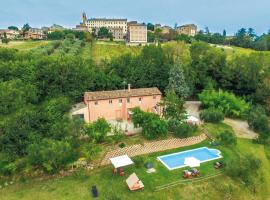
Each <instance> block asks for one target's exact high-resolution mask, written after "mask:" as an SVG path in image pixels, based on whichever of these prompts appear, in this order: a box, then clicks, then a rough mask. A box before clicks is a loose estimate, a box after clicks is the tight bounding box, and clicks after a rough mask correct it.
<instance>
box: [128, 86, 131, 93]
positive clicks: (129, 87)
mask: <svg viewBox="0 0 270 200" xmlns="http://www.w3.org/2000/svg"><path fill="white" fill-rule="evenodd" d="M130 86H131V85H130V84H128V91H129V92H130Z"/></svg>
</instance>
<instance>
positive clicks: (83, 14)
mask: <svg viewBox="0 0 270 200" xmlns="http://www.w3.org/2000/svg"><path fill="white" fill-rule="evenodd" d="M82 19H83V25H84V26H85V25H86V21H87V17H86V13H85V12H83V13H82Z"/></svg>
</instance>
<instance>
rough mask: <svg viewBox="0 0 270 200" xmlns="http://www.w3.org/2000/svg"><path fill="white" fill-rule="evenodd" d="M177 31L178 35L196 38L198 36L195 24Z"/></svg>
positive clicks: (179, 28)
mask: <svg viewBox="0 0 270 200" xmlns="http://www.w3.org/2000/svg"><path fill="white" fill-rule="evenodd" d="M176 31H177V33H178V34H184V35H188V36H195V35H196V34H197V26H196V25H195V24H186V25H182V26H179V27H177V29H176Z"/></svg>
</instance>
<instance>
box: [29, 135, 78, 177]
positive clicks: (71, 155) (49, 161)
mask: <svg viewBox="0 0 270 200" xmlns="http://www.w3.org/2000/svg"><path fill="white" fill-rule="evenodd" d="M27 153H28V155H27V158H28V162H29V163H30V164H31V165H33V166H36V167H38V168H40V169H42V170H43V171H44V172H48V173H54V172H57V171H58V170H60V169H61V168H63V167H65V166H67V164H69V163H71V162H74V161H75V160H76V159H77V154H76V152H75V151H74V149H73V148H72V147H71V145H70V144H69V143H68V142H66V141H56V140H51V139H43V140H42V141H41V142H40V143H35V144H31V145H30V146H29V147H28V149H27Z"/></svg>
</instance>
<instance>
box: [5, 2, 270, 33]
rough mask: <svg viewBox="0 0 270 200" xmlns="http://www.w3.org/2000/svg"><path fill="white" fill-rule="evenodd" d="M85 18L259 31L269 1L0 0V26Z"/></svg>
mask: <svg viewBox="0 0 270 200" xmlns="http://www.w3.org/2000/svg"><path fill="white" fill-rule="evenodd" d="M83 11H85V12H86V14H87V17H88V18H91V17H107V18H110V17H111V18H127V19H128V20H130V21H132V20H136V21H138V22H151V23H160V24H162V25H170V26H172V27H174V25H175V23H177V24H178V25H182V24H186V23H195V24H197V25H198V26H199V29H204V28H205V27H208V28H209V30H210V31H211V32H222V31H223V29H225V30H226V31H227V33H229V34H230V35H232V34H233V33H235V32H236V31H237V30H238V29H240V28H242V27H245V28H249V27H252V28H254V29H255V31H256V33H258V34H262V33H263V32H267V31H268V30H269V29H270V0H256V1H254V0H0V28H7V27H8V26H10V25H16V26H18V27H21V26H22V25H23V24H25V23H29V24H30V26H31V27H35V28H38V27H42V26H51V25H52V24H59V25H63V26H66V27H70V28H72V27H75V26H76V24H79V23H80V22H81V21H82V19H81V13H82V12H83Z"/></svg>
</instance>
